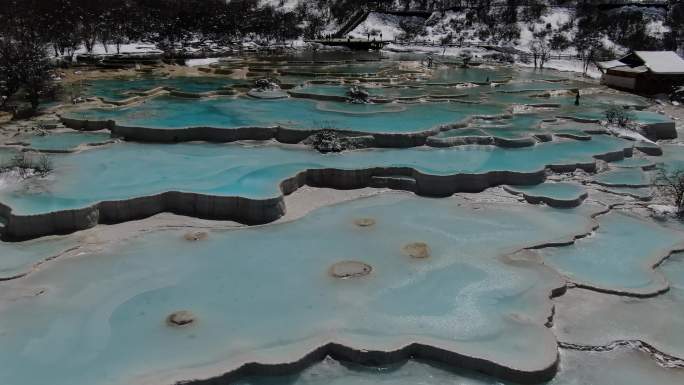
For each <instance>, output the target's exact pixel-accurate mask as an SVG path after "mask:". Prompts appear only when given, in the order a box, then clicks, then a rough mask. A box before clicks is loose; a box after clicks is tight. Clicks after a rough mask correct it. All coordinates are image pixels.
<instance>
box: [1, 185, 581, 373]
mask: <svg viewBox="0 0 684 385" xmlns="http://www.w3.org/2000/svg"><path fill="white" fill-rule="evenodd" d="M447 213H448V215H445V214H447ZM359 218H373V219H374V220H375V225H373V226H370V227H359V226H356V225H355V224H354V222H355V220H357V219H359ZM589 224H590V221H589V220H588V218H587V214H586V213H585V212H583V211H580V210H553V209H548V208H543V207H535V206H527V205H521V206H516V207H511V206H506V205H497V204H488V205H486V206H480V205H475V206H471V205H464V204H461V203H459V201H456V200H451V199H426V198H417V197H412V196H410V195H405V194H390V195H384V196H381V197H375V198H369V199H363V200H358V201H354V202H350V203H344V204H340V205H337V206H332V207H328V208H324V209H320V210H317V211H315V212H314V213H312V214H310V215H308V216H306V217H305V218H303V219H301V220H298V221H296V222H293V223H287V224H282V225H271V226H262V227H254V228H248V229H242V230H233V231H214V232H210V233H209V235H208V237H207V239H205V240H202V241H197V242H189V241H187V240H185V239H184V237H183V232H182V231H164V232H156V233H148V234H146V235H142V236H138V237H136V238H134V239H132V240H130V241H127V242H123V243H119V244H118V246H112V247H114V248H113V249H111V250H109V249H105V250H103V251H102V252H101V253H96V254H91V255H82V256H80V257H75V258H69V259H65V260H62V261H61V262H60V263H58V264H52V265H51V267H50V268H49V269H44V270H39V271H37V272H35V273H33V274H31V275H29V276H28V277H27V278H25V279H24V280H22V281H20V282H19V281H18V282H14V283H12V282H9V283H8V284H9V285H10V286H8V287H7V289H9V291H7V292H5V293H11V292H12V290H11V289H13V288H14V287H15V286H16V287H26V286H34V285H36V286H40V287H46V288H48V289H47V291H46V292H45V293H44V294H42V295H39V296H37V297H32V298H24V299H17V300H14V301H4V302H3V303H2V306H3V317H1V318H0V331H2V332H1V333H0V361H1V362H3V367H4V369H3V370H2V371H0V382H1V383H3V384H22V385H40V384H45V383H46V382H49V383H51V384H54V385H109V384H130V383H140V382H144V381H143V379H145V378H147V379H148V380H149V379H151V378H152V377H154V378H159V379H161V380H160V381H159V382H161V383H173V382H174V380H178V379H188V378H197V377H204V376H207V375H210V374H215V373H221V372H223V371H225V370H230V369H231V368H234V367H236V366H238V365H240V364H242V363H243V362H245V361H246V360H249V361H252V360H257V361H261V362H283V361H288V362H289V361H291V360H293V359H296V358H298V357H301V356H303V355H304V354H305V353H307V352H309V351H310V350H311V349H313V348H314V347H316V346H319V345H322V344H324V343H327V342H329V341H336V342H339V343H343V344H345V345H349V346H353V347H355V348H360V349H373V350H376V349H379V350H393V349H396V348H397V347H400V346H403V345H404V344H405V343H408V342H422V343H427V344H434V345H436V346H439V347H442V348H444V349H449V350H454V351H457V352H460V353H463V354H468V355H472V356H475V357H487V358H488V359H491V360H494V361H497V362H500V363H502V364H505V365H510V366H513V367H516V368H518V369H521V370H533V369H535V368H539V367H545V366H547V365H551V364H553V361H554V359H555V354H556V349H557V347H556V341H555V339H554V337H553V335H552V334H551V332H550V331H549V329H548V328H546V327H545V326H544V324H545V323H546V321H547V317H548V315H549V314H551V307H550V303H549V300H548V296H549V293H550V290H551V288H553V287H555V286H557V285H560V284H561V283H560V282H559V281H558V280H557V278H556V275H555V274H553V273H552V272H551V271H550V270H548V269H546V268H544V267H542V266H540V265H538V264H536V263H524V262H515V263H507V262H505V261H504V260H502V259H500V258H499V256H500V255H502V254H505V253H509V252H512V251H514V250H516V249H518V248H520V247H522V246H529V245H534V244H536V243H540V242H544V241H546V240H548V239H556V238H567V237H569V236H572V235H573V234H575V233H580V232H582V231H584V229H585V228H586V227H587V226H589ZM412 242H424V243H426V244H427V245H429V248H430V256H429V258H424V259H412V258H411V257H409V256H408V255H407V254H405V252H404V251H403V248H404V246H405V245H407V244H409V243H412ZM347 260H356V261H361V262H364V263H367V264H369V265H370V266H372V272H371V273H370V275H368V276H365V277H361V278H354V279H348V280H343V279H336V278H332V277H331V276H330V275H329V274H328V271H329V268H330V267H331V265H333V264H335V263H337V262H340V261H347ZM5 295H7V294H5ZM427 298H429V299H430V300H429V301H426V299H427ZM178 310H189V311H191V312H192V313H194V314H195V315H196V317H197V322H196V324H194V325H193V326H190V327H187V328H182V329H173V328H170V327H168V326H166V325H165V322H164V320H165V318H166V317H167V315H169V314H170V313H172V312H174V311H178ZM26 368H31V370H26ZM202 368H206V369H205V370H203V371H200V369H202ZM209 368H213V369H209ZM200 373H204V374H200Z"/></svg>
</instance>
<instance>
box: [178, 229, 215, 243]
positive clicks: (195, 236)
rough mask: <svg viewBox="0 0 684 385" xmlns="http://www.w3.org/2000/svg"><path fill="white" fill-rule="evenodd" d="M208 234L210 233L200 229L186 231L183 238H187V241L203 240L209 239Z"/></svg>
mask: <svg viewBox="0 0 684 385" xmlns="http://www.w3.org/2000/svg"><path fill="white" fill-rule="evenodd" d="M208 236H209V234H207V233H205V232H203V231H200V232H196V233H186V234H185V235H184V236H183V238H185V240H186V241H202V240H205V239H207V237H208Z"/></svg>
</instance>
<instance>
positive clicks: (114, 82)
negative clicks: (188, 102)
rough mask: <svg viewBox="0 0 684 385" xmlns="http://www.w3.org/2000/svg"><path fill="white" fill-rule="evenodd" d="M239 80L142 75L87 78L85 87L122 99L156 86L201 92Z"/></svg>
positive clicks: (90, 92) (92, 94) (101, 94)
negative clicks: (132, 93) (130, 93)
mask: <svg viewBox="0 0 684 385" xmlns="http://www.w3.org/2000/svg"><path fill="white" fill-rule="evenodd" d="M238 82H240V81H239V80H233V79H228V78H224V77H199V76H193V77H184V76H179V77H170V78H162V77H157V76H144V77H133V78H119V79H96V80H89V81H88V85H87V86H86V88H85V92H86V94H87V95H88V96H98V97H101V98H104V99H108V100H122V99H126V98H129V97H131V96H133V95H128V94H126V93H127V92H131V91H137V92H140V91H147V90H150V89H152V88H156V87H171V88H174V89H176V90H178V91H184V92H193V93H201V92H207V91H215V90H218V89H220V88H221V87H225V86H230V85H232V84H235V83H238Z"/></svg>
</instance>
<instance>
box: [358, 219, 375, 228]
mask: <svg viewBox="0 0 684 385" xmlns="http://www.w3.org/2000/svg"><path fill="white" fill-rule="evenodd" d="M354 224H355V225H357V226H359V227H371V226H374V225H375V219H373V218H359V219H357V220H355V221H354Z"/></svg>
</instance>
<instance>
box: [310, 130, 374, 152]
mask: <svg viewBox="0 0 684 385" xmlns="http://www.w3.org/2000/svg"><path fill="white" fill-rule="evenodd" d="M302 143H304V144H306V145H309V146H311V147H312V148H314V149H316V150H318V151H319V152H322V153H328V152H341V151H344V150H353V149H357V148H366V147H370V146H372V144H373V137H372V136H356V137H348V136H342V135H340V134H339V133H338V132H336V131H334V130H322V131H319V132H317V133H315V134H313V135H311V136H309V137H308V138H306V139H304V141H303V142H302Z"/></svg>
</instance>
